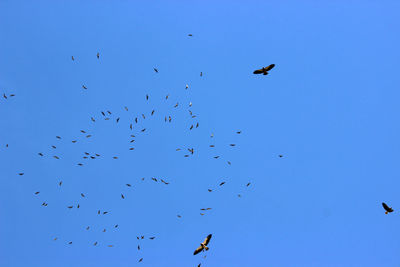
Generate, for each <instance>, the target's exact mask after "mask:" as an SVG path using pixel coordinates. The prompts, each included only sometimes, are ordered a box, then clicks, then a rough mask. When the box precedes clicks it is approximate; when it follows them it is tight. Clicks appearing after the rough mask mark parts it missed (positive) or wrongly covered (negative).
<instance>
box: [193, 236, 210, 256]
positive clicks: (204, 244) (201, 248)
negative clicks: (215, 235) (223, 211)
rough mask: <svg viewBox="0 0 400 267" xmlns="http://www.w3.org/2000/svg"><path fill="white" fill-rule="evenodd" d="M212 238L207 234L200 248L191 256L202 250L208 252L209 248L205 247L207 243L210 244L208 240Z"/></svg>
mask: <svg viewBox="0 0 400 267" xmlns="http://www.w3.org/2000/svg"><path fill="white" fill-rule="evenodd" d="M211 237H212V234H209V235H208V236H207V237H206V239H204V241H203V243H201V244H200V246H199V247H198V248H197V249H196V250H195V251H194V253H193V255H196V254H198V253H200V252H202V251H204V250H206V251H207V250H208V249H209V248H208V247H207V245H208V243H209V242H210V239H211Z"/></svg>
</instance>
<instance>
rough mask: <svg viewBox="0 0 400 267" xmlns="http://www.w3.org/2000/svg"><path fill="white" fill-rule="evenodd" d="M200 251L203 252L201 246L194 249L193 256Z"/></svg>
mask: <svg viewBox="0 0 400 267" xmlns="http://www.w3.org/2000/svg"><path fill="white" fill-rule="evenodd" d="M202 250H203V247H202V246H200V247H198V248H196V250H195V251H194V253H193V255H196V254H199V252H201V251H202Z"/></svg>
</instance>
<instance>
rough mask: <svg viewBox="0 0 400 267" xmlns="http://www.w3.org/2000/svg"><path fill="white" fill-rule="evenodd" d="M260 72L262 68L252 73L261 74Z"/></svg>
mask: <svg viewBox="0 0 400 267" xmlns="http://www.w3.org/2000/svg"><path fill="white" fill-rule="evenodd" d="M261 73H263V70H262V69H260V70H255V71H254V72H253V74H261Z"/></svg>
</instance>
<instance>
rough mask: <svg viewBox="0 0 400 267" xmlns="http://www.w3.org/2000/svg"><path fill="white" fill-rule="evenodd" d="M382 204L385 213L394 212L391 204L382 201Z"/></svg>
mask: <svg viewBox="0 0 400 267" xmlns="http://www.w3.org/2000/svg"><path fill="white" fill-rule="evenodd" d="M382 206H383V208H384V209H385V214H388V213H390V212H393V209H392V208H389V206H388V205H386V203H385V202H382Z"/></svg>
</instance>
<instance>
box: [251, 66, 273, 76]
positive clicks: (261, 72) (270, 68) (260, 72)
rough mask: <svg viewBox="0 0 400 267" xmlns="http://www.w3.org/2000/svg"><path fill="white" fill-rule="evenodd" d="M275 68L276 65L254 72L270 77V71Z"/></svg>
mask: <svg viewBox="0 0 400 267" xmlns="http://www.w3.org/2000/svg"><path fill="white" fill-rule="evenodd" d="M274 67H275V64H271V65H269V66H267V67H264V68H262V69H258V70H255V71H254V72H253V74H263V75H268V71H270V70H272V69H273V68H274Z"/></svg>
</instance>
